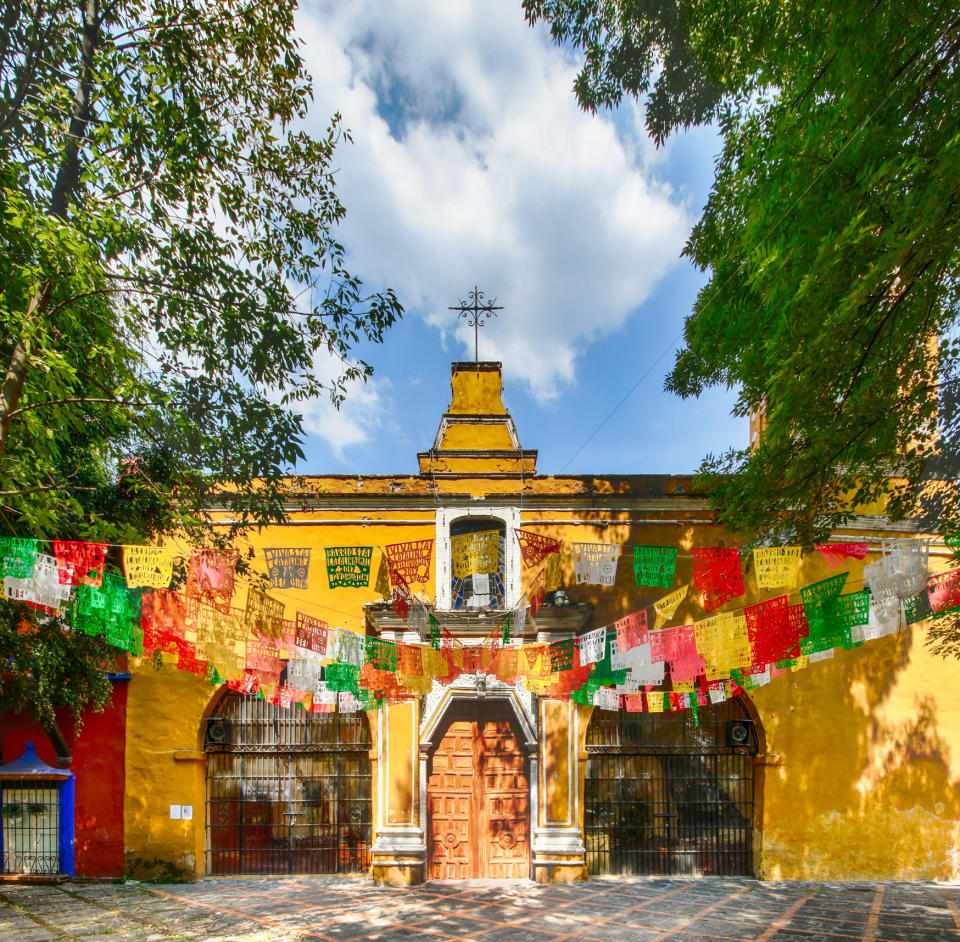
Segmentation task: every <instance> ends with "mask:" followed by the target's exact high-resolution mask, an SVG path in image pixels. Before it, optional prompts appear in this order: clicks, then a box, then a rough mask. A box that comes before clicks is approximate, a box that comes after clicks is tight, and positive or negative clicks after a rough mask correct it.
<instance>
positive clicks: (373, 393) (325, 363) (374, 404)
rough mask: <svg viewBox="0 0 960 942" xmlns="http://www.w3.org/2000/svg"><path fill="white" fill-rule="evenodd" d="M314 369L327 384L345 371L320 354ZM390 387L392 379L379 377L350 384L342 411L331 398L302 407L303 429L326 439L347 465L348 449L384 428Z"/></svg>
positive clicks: (362, 443) (332, 360) (329, 358)
mask: <svg viewBox="0 0 960 942" xmlns="http://www.w3.org/2000/svg"><path fill="white" fill-rule="evenodd" d="M314 366H315V370H316V372H317V375H318V376H320V377H321V378H326V379H327V380H328V381H329V380H332V379H333V378H334V377H335V376H336V375H339V373H340V372H342V370H341V369H340V367H341V363H340V361H339V360H336V359H335V358H333V357H327V356H325V355H321V354H318V355H317V357H316V358H315V363H314ZM389 388H390V380H389V379H385V378H379V377H371V378H370V379H368V380H367V381H366V382H363V381H362V380H355V381H354V382H351V383H348V384H347V398H346V400H345V401H344V402H343V403H342V405H341V406H340V408H339V409H338V408H337V407H336V406H335V405H334V404H333V402H332V401H331V400H330V399H329V397H323V398H321V399H314V400H311V401H310V402H308V403H304V404H301V409H302V411H303V426H304V428H305V429H306V430H307V431H308V432H310V433H311V434H312V435H318V436H319V437H320V438H323V439H325V440H326V442H327V443H328V444H329V445H330V450H331V451H332V452H333V455H334V457H335V458H336V459H337V460H338V461H343V462H345V461H346V457H345V450H346V449H347V448H350V447H351V446H355V445H364V444H366V443H367V442H369V441H370V436H371V434H372V433H373V432H375V431H376V430H377V429H378V428H380V427H381V425H382V423H383V420H384V414H385V412H386V411H387V408H388V407H387V405H386V402H385V398H389V394H388V390H389Z"/></svg>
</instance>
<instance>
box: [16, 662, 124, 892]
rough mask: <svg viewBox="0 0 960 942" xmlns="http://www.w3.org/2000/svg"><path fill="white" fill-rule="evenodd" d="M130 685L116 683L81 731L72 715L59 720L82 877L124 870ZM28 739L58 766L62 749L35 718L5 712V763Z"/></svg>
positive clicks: (113, 874) (77, 867)
mask: <svg viewBox="0 0 960 942" xmlns="http://www.w3.org/2000/svg"><path fill="white" fill-rule="evenodd" d="M126 706H127V685H126V683H125V682H123V681H119V682H117V683H114V685H113V694H112V697H111V700H110V703H109V704H108V705H107V707H106V708H105V709H104V710H103V711H102V712H101V713H89V712H88V713H86V714H85V715H84V718H83V724H82V725H81V728H80V730H79V732H78V731H77V730H76V729H75V728H74V724H73V722H72V720H71V718H70V716H69V715H67V714H64V715H61V716H59V717H58V725H59V727H60V730H61V731H62V732H63V734H64V736H65V737H66V739H67V742H68V743H69V745H70V751H71V755H72V759H73V761H72V762H71V763H70V766H69V768H70V771H71V772H73V774H74V776H75V787H76V792H75V800H76V805H75V813H74V841H75V843H74V870H75V873H76V875H77V876H78V877H119V876H122V875H123V868H124V864H123V846H124V845H123V841H124V834H123V790H124V747H125V738H126V733H125V727H126ZM28 742H33V743H35V744H36V748H37V755H38V756H39V757H40V758H41V759H43V761H44V762H46V763H48V764H49V765H52V766H56V765H57V763H56V758H57V751H56V749H55V748H54V747H53V745H52V744H51V742H50V740H49V738H48V737H47V734H46V733H45V732H44V731H43V729H42V728H41V727H40V726H39V725H38V724H37V723H36V722H34V721H32V720H28V719H26V718H25V717H23V716H15V715H13V714H10V713H6V714H3V715H0V764H2V763H5V762H11V761H12V760H14V759H18V758H19V757H20V756H21V755H22V754H23V751H24V748H25V745H26V743H28Z"/></svg>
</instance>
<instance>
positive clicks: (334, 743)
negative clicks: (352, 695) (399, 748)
mask: <svg viewBox="0 0 960 942" xmlns="http://www.w3.org/2000/svg"><path fill="white" fill-rule="evenodd" d="M207 722H208V727H207V736H206V742H207V746H206V749H207V872H208V873H214V874H230V873H360V872H363V871H365V870H367V869H368V868H369V866H370V842H371V801H372V795H371V787H372V783H371V773H370V757H369V750H370V733H369V729H368V727H367V720H366V716H365V715H364V714H363V713H357V714H320V713H306V712H304V711H303V710H288V709H283V708H281V707H276V706H272V705H270V704H268V703H265V702H264V701H262V700H259V699H257V698H256V697H246V696H241V695H239V694H228V695H227V697H226V698H225V699H224V700H223V701H222V703H221V704H220V707H219V708H218V710H217V715H216V717H212V718H211V719H209V720H208V721H207Z"/></svg>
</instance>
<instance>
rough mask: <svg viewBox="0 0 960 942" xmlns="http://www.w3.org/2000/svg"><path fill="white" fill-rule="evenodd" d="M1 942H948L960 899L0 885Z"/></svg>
mask: <svg viewBox="0 0 960 942" xmlns="http://www.w3.org/2000/svg"><path fill="white" fill-rule="evenodd" d="M0 939H2V940H4V942H43V940H47V939H83V940H93V939H103V940H121V939H122V940H127V939H141V940H161V939H204V940H209V942H228V940H231V942H294V940H300V939H304V940H307V939H319V940H345V942H346V940H350V942H352V940H358V942H359V940H364V939H424V940H427V942H443V940H451V939H457V940H465V939H476V940H478V942H560V940H569V939H586V940H596V942H604V940H611V942H612V940H617V942H630V940H637V942H640V940H643V942H650V940H661V939H662V940H668V939H669V940H678V939H690V940H699V942H706V940H707V939H751V940H757V942H766V940H768V939H771V940H774V942H814V940H817V939H824V940H827V942H843V940H850V939H859V940H868V939H869V940H882V939H890V940H898V942H899V940H914V939H916V940H939V939H953V940H956V939H960V885H957V884H950V885H938V884H933V883H758V882H757V881H755V880H747V879H723V878H714V879H703V880H697V879H673V880H671V879H648V878H623V879H604V880H591V881H590V882H589V883H581V884H578V885H575V886H537V885H535V884H532V883H525V882H516V883H486V882H479V881H476V882H470V883H428V884H426V885H424V886H421V887H413V888H407V889H389V888H384V887H374V886H371V885H370V883H369V882H368V881H366V880H360V879H347V878H336V877H290V878H286V879H276V878H242V877H241V878H228V879H207V880H203V881H201V882H200V883H193V884H186V885H164V886H146V885H141V884H136V883H64V884H59V885H55V886H38V885H31V886H25V885H11V884H3V885H0Z"/></svg>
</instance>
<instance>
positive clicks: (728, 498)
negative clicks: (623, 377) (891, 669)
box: [524, 0, 960, 543]
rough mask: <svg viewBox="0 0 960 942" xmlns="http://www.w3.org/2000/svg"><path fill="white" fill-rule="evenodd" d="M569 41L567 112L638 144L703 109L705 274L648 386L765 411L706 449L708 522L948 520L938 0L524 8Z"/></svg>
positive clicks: (959, 121) (949, 355)
mask: <svg viewBox="0 0 960 942" xmlns="http://www.w3.org/2000/svg"><path fill="white" fill-rule="evenodd" d="M524 8H525V10H526V12H527V16H528V18H529V19H531V20H538V19H544V20H546V21H547V22H548V23H549V25H550V28H551V31H552V34H553V36H554V38H555V39H556V40H557V41H558V42H563V43H567V44H571V45H573V46H576V47H577V48H579V49H580V50H581V51H582V52H583V54H584V56H585V62H584V66H583V68H582V70H581V72H580V74H579V76H578V78H577V80H576V93H577V95H578V97H579V100H580V102H581V104H582V105H583V106H584V107H586V108H598V107H602V106H607V105H615V104H616V103H617V102H619V101H620V100H621V97H622V96H623V95H624V94H627V95H634V96H637V97H641V98H643V106H644V109H645V114H646V120H647V125H648V128H649V130H650V131H651V133H652V134H653V136H654V137H655V138H656V139H657V141H658V142H662V141H663V140H664V139H665V138H666V137H667V136H668V135H669V134H670V133H671V132H672V131H674V130H676V129H678V128H683V127H687V126H690V125H693V124H702V123H706V122H708V121H711V120H712V121H714V122H715V124H716V126H717V127H718V129H719V131H720V133H721V137H722V149H721V151H720V154H719V156H718V158H717V161H716V168H715V178H714V184H713V189H712V191H711V193H710V196H709V199H708V201H707V204H706V206H705V207H704V209H703V213H702V216H701V218H700V220H699V222H698V223H697V225H696V226H695V227H694V230H693V232H692V234H691V237H690V240H689V242H688V244H687V247H686V250H685V254H686V255H687V256H688V257H689V258H690V259H692V261H693V262H694V263H695V264H696V265H697V266H698V267H700V268H701V269H702V270H704V271H706V272H708V273H709V275H710V278H709V281H708V282H707V284H706V285H705V286H704V288H703V289H702V290H701V292H700V294H699V296H698V298H697V301H696V304H695V307H694V310H693V312H692V314H691V315H690V316H689V317H688V318H687V322H686V330H685V338H686V342H685V345H684V346H683V347H682V349H681V350H680V351H679V353H678V355H677V360H676V363H675V365H674V368H673V370H672V371H671V373H670V375H669V376H668V377H667V381H666V385H667V388H668V389H671V390H673V391H675V392H676V393H678V394H679V395H681V396H692V395H698V394H699V393H700V392H701V391H703V390H704V389H705V388H707V387H709V386H713V385H718V384H721V385H728V386H730V387H732V388H735V389H737V390H738V392H739V397H738V400H737V406H736V411H737V413H738V414H740V415H744V416H746V415H747V414H750V413H757V412H759V411H760V410H762V409H765V413H766V429H765V432H764V434H763V436H762V438H761V440H760V444H759V446H758V447H756V448H755V449H754V450H749V449H735V450H732V451H730V452H728V453H727V454H725V455H721V456H718V457H713V456H711V457H708V458H707V459H706V460H705V461H704V464H703V467H702V469H701V470H702V472H703V475H704V477H703V480H704V482H705V483H706V484H707V485H708V487H709V489H710V491H711V494H712V499H713V501H714V503H715V505H716V507H717V509H718V511H719V513H720V516H721V518H722V520H723V522H724V523H725V524H726V525H727V526H728V527H729V528H730V529H732V530H734V531H738V532H740V533H742V534H744V535H746V536H747V537H748V538H751V539H763V540H767V539H771V538H772V539H774V540H775V541H778V542H807V543H812V542H815V541H816V540H817V539H818V538H821V537H823V536H824V535H825V534H826V533H827V532H828V531H829V530H830V529H831V528H833V527H835V526H837V525H840V524H843V523H844V522H845V521H846V520H848V519H849V515H850V512H851V507H852V506H854V505H856V506H858V507H859V509H860V510H861V511H866V512H868V513H886V514H887V515H888V516H889V517H891V518H892V519H899V518H901V517H903V516H905V515H912V516H919V517H920V523H921V526H922V527H924V528H927V529H931V528H932V529H938V528H939V529H940V531H941V532H942V533H950V532H956V531H957V530H960V501H958V495H957V483H956V482H957V480H958V478H960V407H958V400H960V395H958V393H960V331H958V274H960V252H958V245H960V238H958V236H960V95H958V76H960V72H958V53H960V14H958V11H957V9H956V6H955V5H954V4H950V3H946V2H937V0H919V2H916V3H910V4H902V3H893V2H889V0H852V2H850V3H843V4H821V3H815V2H812V0H801V2H798V3H788V4H783V3H777V4H770V3H761V2H757V0H748V2H739V0H738V2H731V0H682V2H681V0H660V2H653V3H647V2H633V0H526V2H525V3H524Z"/></svg>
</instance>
